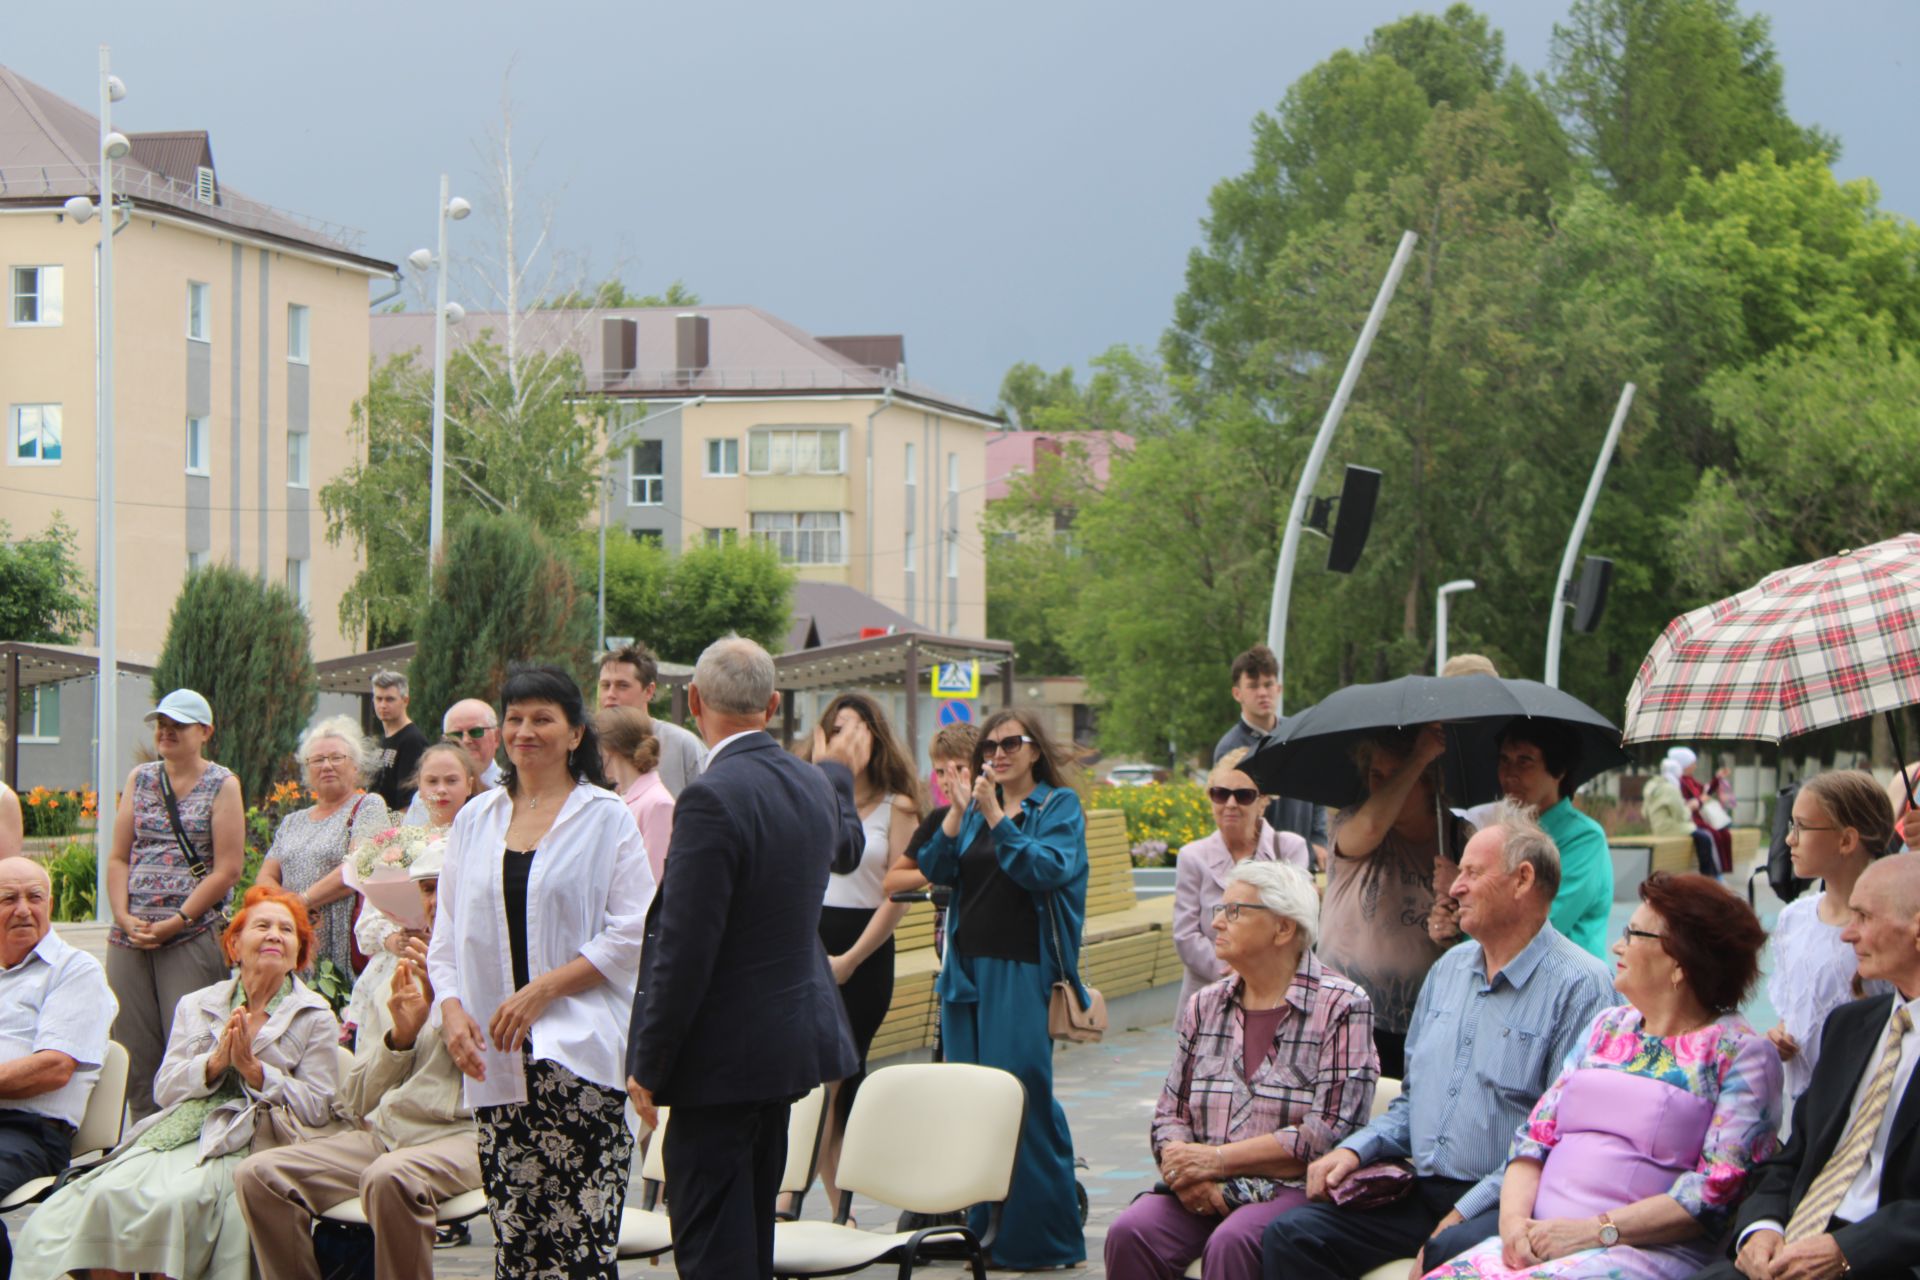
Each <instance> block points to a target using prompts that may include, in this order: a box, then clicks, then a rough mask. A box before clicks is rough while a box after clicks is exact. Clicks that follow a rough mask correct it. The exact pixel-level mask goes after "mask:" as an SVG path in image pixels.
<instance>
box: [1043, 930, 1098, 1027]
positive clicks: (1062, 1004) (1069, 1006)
mask: <svg viewBox="0 0 1920 1280" xmlns="http://www.w3.org/2000/svg"><path fill="white" fill-rule="evenodd" d="M1046 911H1047V923H1048V925H1049V926H1050V927H1049V929H1048V933H1049V935H1050V936H1051V937H1052V939H1053V959H1054V963H1055V964H1057V965H1058V966H1059V968H1060V972H1061V973H1063V974H1065V975H1067V976H1066V977H1064V978H1062V979H1060V980H1059V981H1058V982H1056V983H1054V984H1053V993H1052V994H1051V995H1049V996H1048V997H1047V1034H1048V1035H1049V1036H1051V1037H1052V1038H1053V1039H1055V1040H1068V1041H1074V1042H1078V1043H1087V1042H1090V1041H1095V1040H1098V1039H1099V1038H1100V1037H1101V1036H1103V1035H1105V1034H1106V1033H1107V1001H1106V998H1105V997H1103V996H1102V995H1101V994H1100V993H1099V992H1098V991H1096V990H1094V989H1093V988H1092V987H1086V993H1087V1002H1086V1004H1085V1005H1082V1004H1081V1003H1080V988H1081V986H1082V985H1083V984H1082V983H1081V982H1080V980H1079V977H1080V975H1079V973H1078V971H1077V969H1069V968H1067V959H1066V952H1065V950H1064V949H1063V948H1062V947H1061V945H1060V918H1059V917H1058V916H1056V915H1055V914H1054V913H1053V895H1052V894H1048V895H1047V906H1046Z"/></svg>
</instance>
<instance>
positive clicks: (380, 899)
mask: <svg viewBox="0 0 1920 1280" xmlns="http://www.w3.org/2000/svg"><path fill="white" fill-rule="evenodd" d="M445 839H446V836H445V834H444V833H438V832H429V831H428V830H427V828H425V827H394V828H392V829H391V830H387V831H382V832H381V833H380V834H379V835H377V836H368V837H367V838H366V839H364V840H362V841H360V842H359V843H358V844H356V845H354V846H353V851H352V852H351V853H350V854H348V855H347V860H346V862H345V863H343V864H342V865H341V868H340V871H341V877H342V878H343V879H344V880H345V881H346V882H347V887H348V888H350V889H352V890H353V891H354V892H355V893H358V894H359V895H360V896H361V897H363V898H365V899H366V900H367V902H368V903H369V904H371V905H372V906H376V907H378V908H380V910H382V911H384V912H385V913H386V914H387V915H388V916H389V917H391V918H392V919H393V920H394V922H395V923H397V924H399V926H400V927H401V928H403V929H422V930H423V929H425V928H426V927H427V924H428V920H427V912H426V906H425V904H424V903H422V902H421V901H420V889H419V887H418V886H417V885H416V884H415V883H414V880H413V876H412V874H411V868H412V867H413V864H414V863H415V862H416V861H418V860H420V858H421V855H422V854H424V853H425V852H426V850H427V846H428V845H429V844H432V843H439V842H443V841H445Z"/></svg>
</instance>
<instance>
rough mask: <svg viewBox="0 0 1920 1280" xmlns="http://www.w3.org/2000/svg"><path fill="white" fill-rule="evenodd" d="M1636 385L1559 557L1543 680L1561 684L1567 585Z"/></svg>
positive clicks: (1624, 398) (1616, 416)
mask: <svg viewBox="0 0 1920 1280" xmlns="http://www.w3.org/2000/svg"><path fill="white" fill-rule="evenodd" d="M1633 393H1634V385H1633V384H1632V383H1631V382H1629V383H1628V384H1627V385H1626V386H1624V387H1622V388H1621V389H1620V401H1619V403H1618V404H1616V405H1615V406H1614V408H1613V421H1612V422H1611V423H1610V424H1608V426H1607V438H1606V439H1605V440H1603V441H1602V442H1601V444H1600V456H1599V457H1598V458H1595V459H1594V460H1593V475H1592V476H1590V477H1589V478H1588V479H1587V492H1586V495H1585V496H1584V497H1582V498H1581V499H1580V511H1579V514H1577V515H1575V516H1574V518H1573V532H1571V533H1569V534H1568V535H1567V549H1566V551H1565V552H1563V553H1562V554H1561V556H1560V572H1559V573H1558V574H1556V575H1555V576H1554V579H1553V599H1552V601H1551V602H1549V604H1548V606H1547V608H1548V610H1549V612H1548V613H1547V670H1546V673H1545V676H1544V677H1543V680H1542V683H1545V684H1549V685H1552V686H1553V687H1554V688H1556V689H1558V688H1559V687H1560V638H1561V636H1563V635H1564V634H1566V626H1567V588H1568V586H1569V585H1571V584H1572V582H1573V563H1574V561H1575V560H1577V559H1578V558H1579V556H1580V542H1581V539H1583V538H1585V537H1586V536H1587V521H1588V520H1590V519H1592V518H1593V504H1594V503H1596V502H1598V501H1599V500H1600V486H1601V484H1603V483H1604V482H1605V481H1606V478H1607V464H1608V463H1610V462H1612V461H1613V450H1614V446H1615V445H1617V444H1619V443H1620V428H1621V427H1623V426H1625V425H1626V421H1627V410H1629V409H1631V408H1633Z"/></svg>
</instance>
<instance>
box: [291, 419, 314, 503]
mask: <svg viewBox="0 0 1920 1280" xmlns="http://www.w3.org/2000/svg"><path fill="white" fill-rule="evenodd" d="M312 455H313V437H312V435H311V434H309V433H308V432H305V431H289V432H287V487H288V488H289V489H304V488H306V487H307V486H308V484H310V483H311V479H310V477H311V476H312V470H313V456H312Z"/></svg>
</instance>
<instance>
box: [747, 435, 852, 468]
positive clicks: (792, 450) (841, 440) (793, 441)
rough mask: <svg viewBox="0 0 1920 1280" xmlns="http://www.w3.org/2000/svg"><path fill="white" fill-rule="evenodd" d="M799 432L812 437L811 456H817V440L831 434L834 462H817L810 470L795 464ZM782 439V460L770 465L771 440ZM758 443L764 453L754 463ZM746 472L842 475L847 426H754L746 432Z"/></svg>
mask: <svg viewBox="0 0 1920 1280" xmlns="http://www.w3.org/2000/svg"><path fill="white" fill-rule="evenodd" d="M802 436H812V437H814V438H815V441H816V442H815V444H814V457H815V458H816V459H818V458H819V456H820V442H822V441H824V440H825V439H826V438H827V437H829V436H831V437H833V442H834V443H833V448H834V456H835V459H836V465H835V466H834V467H833V468H832V469H831V470H828V469H827V468H824V467H821V466H818V465H817V464H816V465H815V466H814V467H813V468H812V469H810V470H803V469H802V468H801V467H800V466H799V465H797V462H796V459H797V458H798V457H799V440H800V437H802ZM782 437H784V438H785V439H786V464H785V465H784V466H778V467H776V466H775V465H774V461H773V457H774V442H775V441H776V440H778V439H780V438H782ZM756 445H761V446H762V450H763V452H764V453H765V455H766V456H765V458H764V459H763V460H762V465H760V466H755V465H754V461H753V459H754V452H755V446H756ZM747 474H748V475H750V476H843V475H845V474H847V429H846V428H845V427H815V426H799V427H755V428H753V429H752V430H751V431H749V432H747Z"/></svg>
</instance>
